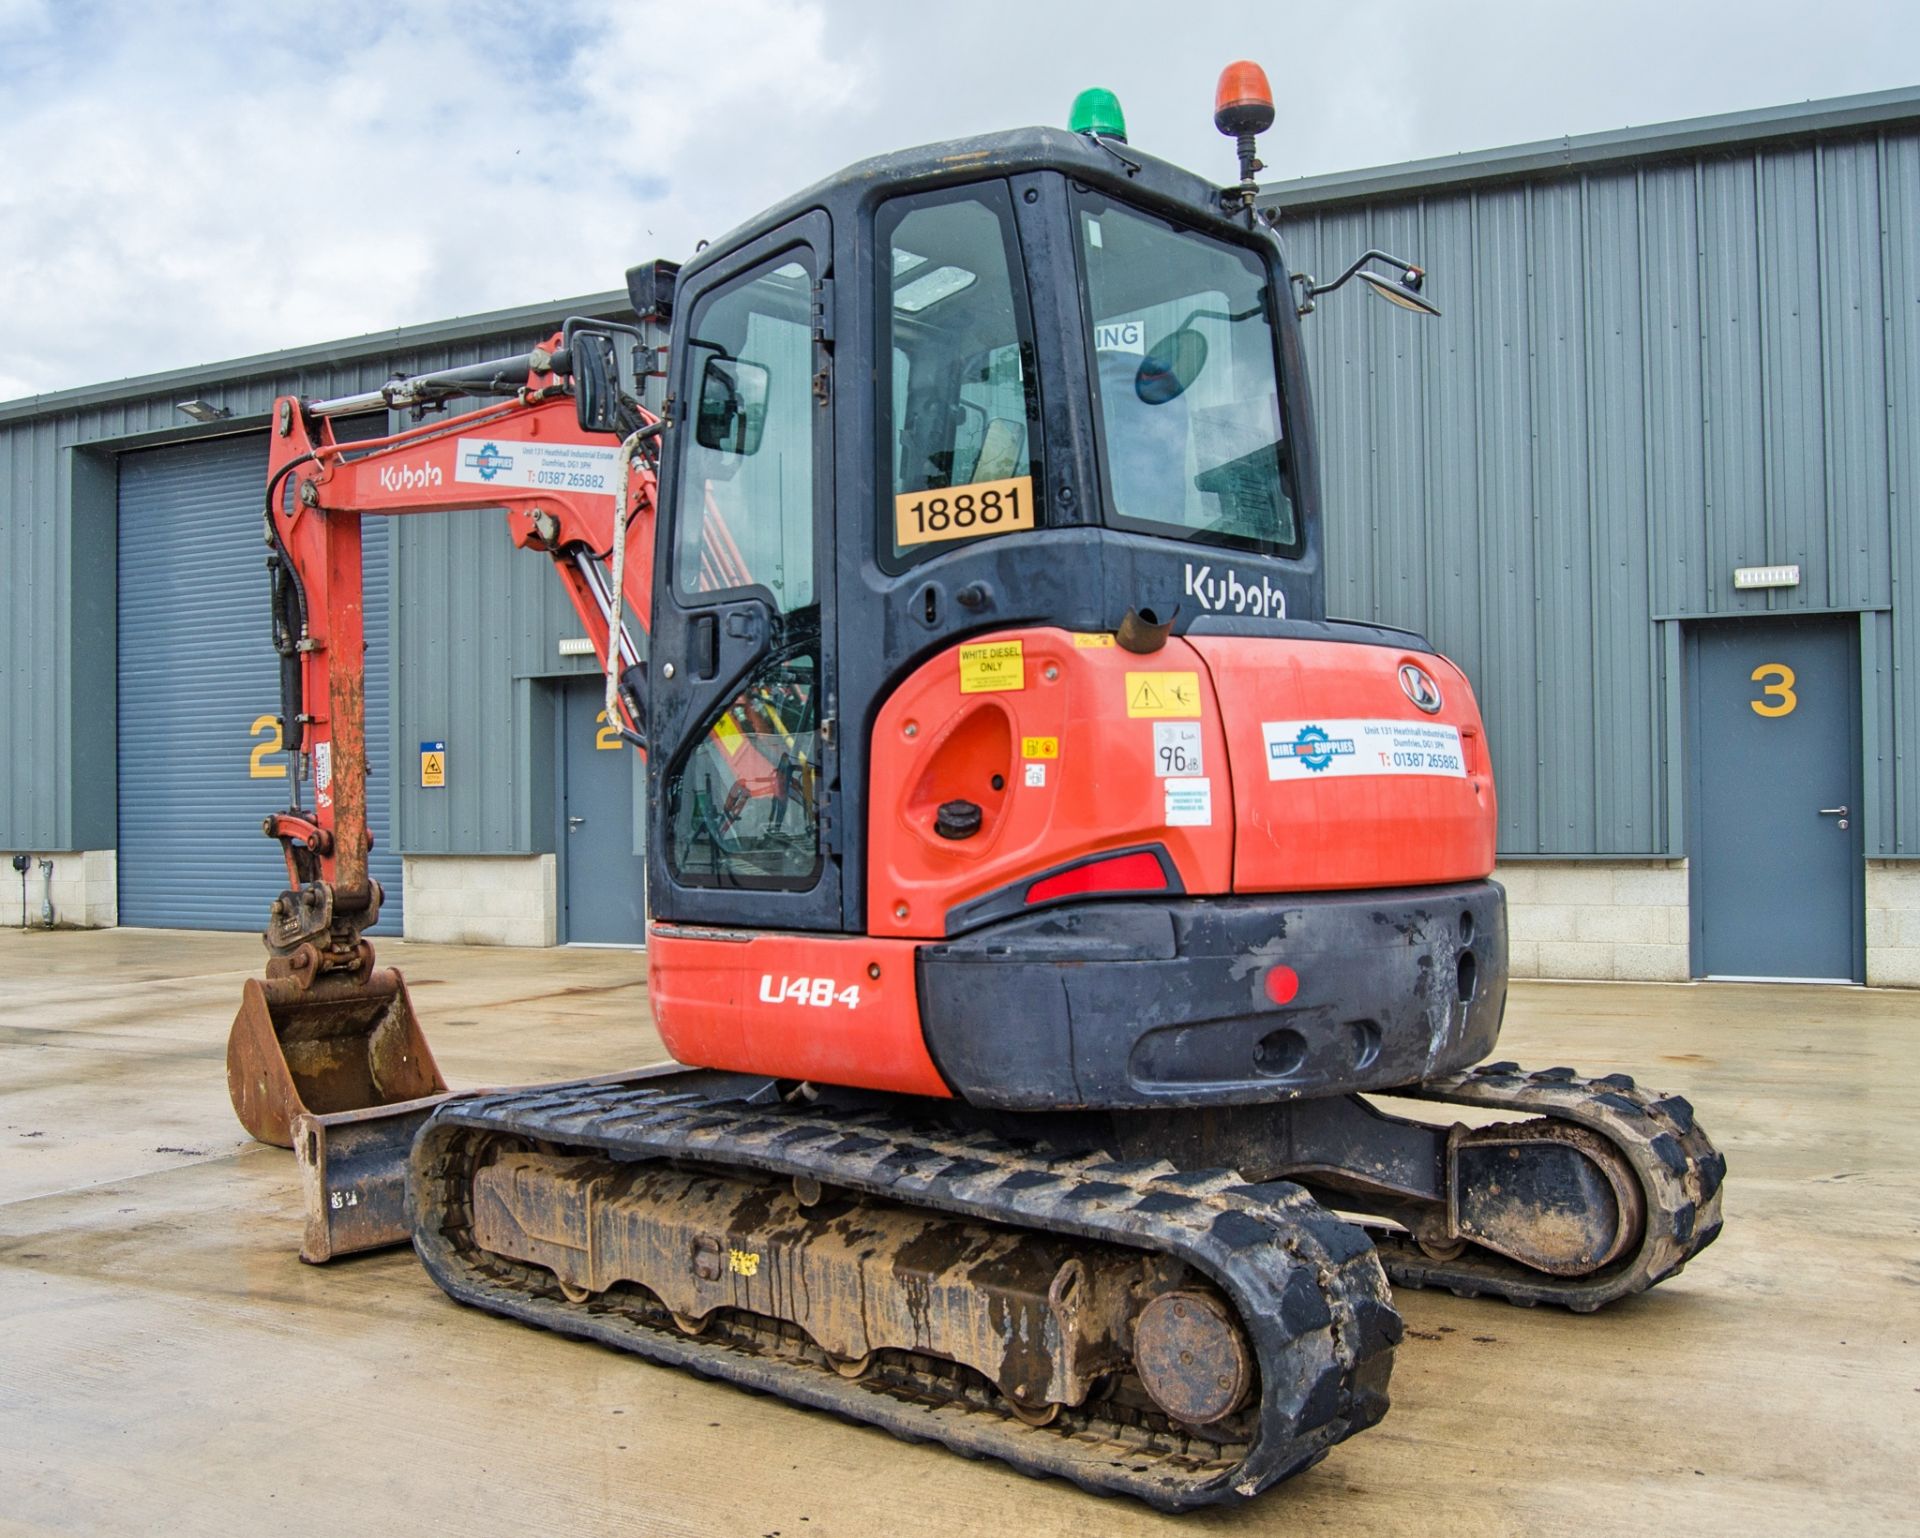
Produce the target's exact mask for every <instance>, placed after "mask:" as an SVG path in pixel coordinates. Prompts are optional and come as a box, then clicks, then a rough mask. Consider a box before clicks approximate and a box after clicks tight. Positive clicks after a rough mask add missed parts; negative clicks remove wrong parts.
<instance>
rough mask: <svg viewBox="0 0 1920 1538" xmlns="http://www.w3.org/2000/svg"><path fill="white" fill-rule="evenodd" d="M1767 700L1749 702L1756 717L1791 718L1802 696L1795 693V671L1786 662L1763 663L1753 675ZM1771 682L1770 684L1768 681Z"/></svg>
mask: <svg viewBox="0 0 1920 1538" xmlns="http://www.w3.org/2000/svg"><path fill="white" fill-rule="evenodd" d="M1751 676H1752V678H1753V681H1754V682H1755V683H1757V684H1759V685H1760V692H1761V693H1762V694H1764V695H1766V696H1768V698H1767V699H1765V700H1748V701H1747V703H1748V704H1749V705H1751V706H1752V707H1753V713H1754V714H1755V715H1756V716H1790V715H1792V714H1793V708H1794V706H1796V705H1798V704H1799V703H1800V696H1799V695H1797V694H1795V693H1794V692H1793V669H1792V668H1790V667H1788V666H1787V665H1786V663H1784V662H1763V663H1761V664H1760V666H1759V667H1757V668H1755V669H1754V670H1753V673H1752V675H1751ZM1769 679H1770V680H1771V681H1770V682H1769V681H1767V680H1769Z"/></svg>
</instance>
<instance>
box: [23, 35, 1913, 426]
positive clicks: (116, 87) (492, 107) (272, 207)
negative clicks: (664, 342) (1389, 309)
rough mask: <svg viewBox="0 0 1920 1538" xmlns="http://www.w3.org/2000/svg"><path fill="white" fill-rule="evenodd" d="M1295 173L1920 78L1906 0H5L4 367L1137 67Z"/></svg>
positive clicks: (725, 223)
mask: <svg viewBox="0 0 1920 1538" xmlns="http://www.w3.org/2000/svg"><path fill="white" fill-rule="evenodd" d="M1236 58H1251V59H1254V60H1256V61H1257V62H1259V63H1260V64H1261V65H1262V66H1263V67H1264V68H1265V69H1266V71H1267V74H1268V77H1269V78H1270V80H1271V81H1272V82H1273V86H1274V94H1275V98H1276V104H1277V108H1278V116H1277V119H1276V122H1275V124H1274V127H1273V130H1272V131H1271V132H1270V133H1268V134H1267V135H1266V136H1265V137H1264V138H1263V139H1262V141H1261V155H1262V158H1263V159H1264V160H1265V162H1266V163H1267V166H1268V167H1269V169H1268V171H1267V172H1266V177H1267V179H1268V180H1269V181H1280V180H1284V179H1286V178H1289V177H1293V176H1307V175H1316V174H1319V173H1323V172H1328V171H1342V170H1352V169H1357V168H1360V167H1364V166H1373V165H1382V164H1390V163H1393V162H1397V161H1402V160H1410V159H1420V158H1425V157H1427V156H1432V155H1445V154H1452V153H1455V152H1458V151H1470V150H1478V149H1490V148H1496V147H1499V146H1502V145H1507V144H1515V143H1523V142H1527V141H1531V140H1538V139H1546V138H1553V137H1557V136H1559V135H1562V134H1581V133H1592V132H1598V131H1600V130H1604V129H1613V128H1622V127H1627V126H1630V125H1644V124H1649V123H1659V122H1669V121H1672V120H1674V119H1678V118H1688V117H1698V116H1703V115H1706V114H1710V113H1717V112H1732V111H1740V110H1744V109H1748V108H1754V107H1768V106H1777V105H1780V104H1783V103H1787V102H1795V101H1804V100H1808V99H1813V98H1820V97H1829V96H1842V95H1850V94H1853V93H1856V92H1863V91H1877V90H1887V89H1891V88H1894V87H1899V86H1911V85H1915V84H1920V6H1917V5H1915V4H1913V3H1912V0H1903V3H1899V4H1894V3H1880V0H1825V3H1823V4H1821V5H1818V6H1815V7H1808V6H1807V5H1805V4H1804V3H1803V0H1795V3H1784V0H1744V3H1731V0H1663V3H1645V0H1608V3H1605V4H1599V5H1595V4H1583V5H1578V6H1574V5H1560V4H1556V3H1553V0H1531V3H1526V0H1456V3H1453V4H1447V5H1436V6H1430V7H1421V6H1419V5H1416V4H1412V3H1409V0H1377V3H1373V4H1369V5H1366V6H1360V5H1344V6H1343V5H1340V4H1337V3H1329V0H1313V3H1312V4H1300V3H1297V0H1263V3H1239V0H1233V3H1217V4H1212V3H1206V0H1184V3H1170V0H1154V3H1136V0H1108V3H1106V4H1101V5H1090V4H1077V3H1076V4H1069V3H1060V0H1021V3H1005V0H965V3H964V4H942V3H939V0H704V3H703V0H670V3H655V0H538V3H528V0H466V3H462V4H450V3H438V0H313V3H307V4H299V5H296V4H291V3H273V0H264V3H263V0H191V3H181V0H138V3H129V0H0V400H5V399H11V398H14V397H17V396H22V395H30V394H36V393H40V392H43V391H48V390H57V389H64V388H66V387H69V386H73V385H81V384H89V383H95V382H101V381H106V380H111V379H117V378H122V377H125V376H127V375H133V374H142V373H149V372H153V371H155V370H161V369H169V368H177V367H184V366H187V365H191V364H197V363H208V362H214V361H218V360H221V359H226V358H233V357H239V356H244V355H247V354H250V353H258V352H265V351H269V350H272V349H276V348H281V347H291V346H298V345H301V344H304V343H309V342H320V341H327V340H330V339H333V338H337V337H347V336H354V335H358V334H361V333H364V332H368V331H375V330H381V329H384V328H387V327H392V326H400V325H411V324H416V323H420V322H425V321H433V320H440V319H445V318H447V317H449V316H453V315H463V314H472V313H475V312H478V311H485V310H493V309H501V308H505V307H508V306H513V305H523V304H536V303H542V302H545V301H547V300H558V299H562V298H568V297H572V296H575V295H580V294H587V293H597V292H601V291H604V290H607V289H614V288H619V287H620V286H621V284H622V282H623V277H622V275H623V273H624V272H625V270H626V269H627V267H629V266H631V265H632V264H634V263H636V262H639V261H644V260H646V259H648V258H649V257H654V256H667V257H675V258H678V257H683V256H685V255H686V254H688V253H689V252H690V251H691V250H692V248H693V246H694V243H695V242H696V241H697V240H699V239H701V238H702V237H713V236H717V235H719V234H721V233H723V232H724V231H725V230H727V229H728V228H730V227H731V226H733V225H734V224H737V223H739V222H740V221H741V220H743V219H745V218H747V217H749V216H750V215H751V214H753V213H754V212H755V211H757V210H758V209H760V208H762V207H765V206H766V205H767V204H769V203H772V202H774V201H776V200H778V199H779V198H781V197H783V196H785V195H786V194H788V193H790V192H793V191H796V190H798V189H799V188H801V187H803V186H805V185H807V184H808V183H810V182H812V181H815V180H817V179H819V178H820V177H822V176H826V175H829V174H831V173H832V172H833V171H835V170H837V169H838V168H839V167H841V166H843V165H846V164H848V163H850V162H852V161H854V160H858V159H860V158H862V157H864V156H866V155H870V154H876V153H880V152H882V151H884V150H887V149H893V148H900V147H903V146H906V145H911V144H922V143H929V142H933V141H936V140H940V139H946V138H953V137H958V136H961V135H964V134H969V133H976V132H983V131H988V130H992V129H997V128H1010V127H1017V126H1020V125H1024V124H1030V123H1054V124H1064V122H1065V120H1066V114H1067V110H1068V106H1069V104H1070V103H1071V101H1072V98H1073V96H1074V93H1075V92H1076V91H1078V90H1079V89H1081V88H1082V87H1084V86H1089V85H1103V86H1106V87H1108V88H1109V89H1111V90H1113V91H1115V92H1117V93H1118V95H1119V97H1120V100H1121V103H1122V105H1123V107H1124V109H1125V111H1126V115H1127V122H1128V128H1129V131H1130V135H1131V139H1132V142H1133V143H1134V144H1136V145H1138V146H1139V147H1141V148H1143V149H1146V150H1149V151H1151V152H1152V153H1154V154H1157V155H1161V156H1163V157H1165V158H1167V159H1170V160H1174V161H1177V162H1180V163H1182V164H1185V165H1188V166H1191V167H1192V168H1194V169H1195V170H1198V171H1201V172H1204V173H1206V174H1209V175H1212V176H1216V177H1218V178H1220V179H1222V180H1225V179H1228V178H1229V177H1230V176H1231V175H1232V173H1233V158H1232V148H1231V146H1230V145H1229V144H1228V143H1227V141H1225V140H1223V139H1221V138H1220V137H1219V136H1218V135H1217V134H1216V133H1215V132H1214V130H1213V126H1212V115H1211V112H1212V101H1213V86H1214V81H1215V79H1216V78H1217V76H1218V73H1219V70H1220V67H1221V66H1222V65H1223V64H1225V63H1227V62H1228V61H1230V60H1233V59H1236Z"/></svg>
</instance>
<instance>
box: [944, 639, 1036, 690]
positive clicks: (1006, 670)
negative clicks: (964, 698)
mask: <svg viewBox="0 0 1920 1538" xmlns="http://www.w3.org/2000/svg"><path fill="white" fill-rule="evenodd" d="M1026 686H1027V668H1026V660H1025V654H1024V653H1023V652H1022V650H1021V643H1020V642H1018V641H982V642H980V643H979V644H978V645H975V646H963V647H961V648H960V692H961V693H962V694H1003V693H1005V692H1007V691H1008V690H1012V689H1024V688H1026Z"/></svg>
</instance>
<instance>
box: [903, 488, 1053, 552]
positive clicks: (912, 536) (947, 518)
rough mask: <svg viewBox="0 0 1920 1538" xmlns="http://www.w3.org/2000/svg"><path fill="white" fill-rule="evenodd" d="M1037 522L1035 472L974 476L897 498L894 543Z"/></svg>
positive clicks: (1011, 529) (968, 535)
mask: <svg viewBox="0 0 1920 1538" xmlns="http://www.w3.org/2000/svg"><path fill="white" fill-rule="evenodd" d="M1032 527H1033V477H1032V476H1030V475H1016V476H1014V477H1013V479H1011V480H1006V481H975V482H974V483H973V484H972V485H970V486H949V487H947V488H946V489H945V490H944V491H910V492H908V493H907V494H906V495H905V496H903V497H895V498H894V499H893V542H894V543H895V544H896V545H898V546H899V547H900V548H901V549H902V550H908V549H911V548H912V547H913V546H915V545H933V544H938V543H939V542H940V541H941V540H943V539H973V538H975V537H976V536H978V535H981V534H1016V533H1019V532H1021V531H1022V530H1025V529H1031V528H1032Z"/></svg>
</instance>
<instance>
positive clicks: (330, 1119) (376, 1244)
mask: <svg viewBox="0 0 1920 1538" xmlns="http://www.w3.org/2000/svg"><path fill="white" fill-rule="evenodd" d="M452 1098H453V1097H452V1094H451V1093H443V1094H438V1095H427V1096H424V1097H423V1098H421V1099H419V1100H402V1101H401V1102H399V1103H398V1104H397V1105H382V1106H372V1107H370V1108H368V1109H367V1110H364V1111H336V1112H334V1113H333V1114H331V1115H326V1116H310V1115H305V1114H302V1115H299V1116H296V1117H295V1118H294V1145H293V1157H294V1162H295V1163H297V1164H298V1165H299V1167H300V1197H301V1201H302V1203H303V1204H304V1205H305V1207H306V1212H307V1222H306V1228H305V1230H304V1232H303V1233H302V1235H301V1239H300V1258H301V1259H302V1260H304V1261H306V1262H307V1264H309V1265H314V1266H317V1265H322V1264H324V1263H325V1262H327V1261H329V1260H334V1259H337V1258H338V1257H340V1256H342V1255H357V1254H359V1253H360V1252H362V1251H363V1250H380V1249H385V1248H386V1247H387V1246H389V1245H393V1244H405V1243H406V1242H407V1240H408V1239H410V1238H411V1237H412V1236H413V1230H412V1228H411V1227H410V1226H409V1224H408V1222H407V1159H408V1156H409V1155H410V1154H411V1153H412V1152H413V1139H414V1135H415V1134H416V1133H418V1132H419V1130H420V1128H421V1127H422V1126H423V1125H425V1123H426V1120H427V1118H428V1117H429V1116H431V1115H432V1114H433V1112H434V1110H435V1108H436V1107H438V1106H441V1105H443V1104H445V1103H446V1102H447V1101H448V1100H450V1099H452Z"/></svg>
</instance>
